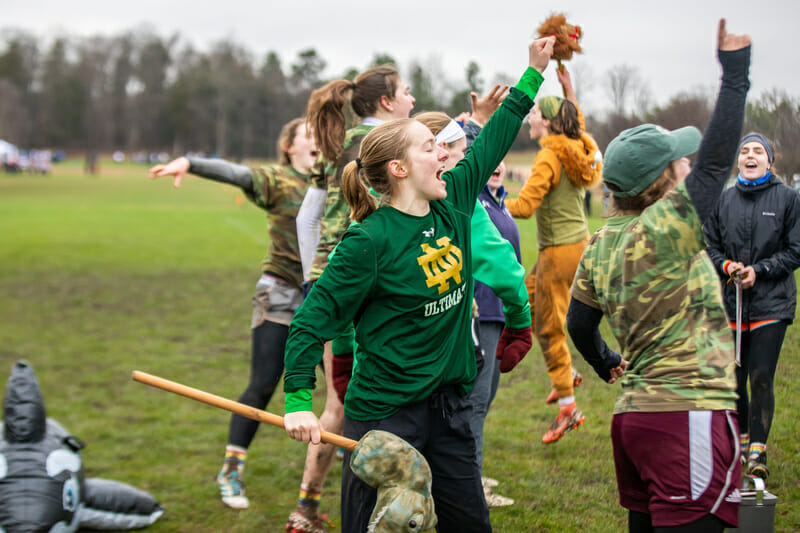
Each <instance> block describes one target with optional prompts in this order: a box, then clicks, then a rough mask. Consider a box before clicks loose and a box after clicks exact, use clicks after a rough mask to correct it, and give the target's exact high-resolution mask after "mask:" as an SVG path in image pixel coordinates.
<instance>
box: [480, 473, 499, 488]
mask: <svg viewBox="0 0 800 533" xmlns="http://www.w3.org/2000/svg"><path fill="white" fill-rule="evenodd" d="M499 484H500V482H499V481H497V480H496V479H493V478H490V477H486V476H483V477H481V485H483V487H484V488H486V487H489V488H492V487H496V486H497V485H499Z"/></svg>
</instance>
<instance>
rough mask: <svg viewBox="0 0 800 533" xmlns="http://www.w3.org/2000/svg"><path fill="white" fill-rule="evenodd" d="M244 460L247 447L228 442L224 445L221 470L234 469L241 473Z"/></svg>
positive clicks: (228, 470) (230, 470) (226, 471)
mask: <svg viewBox="0 0 800 533" xmlns="http://www.w3.org/2000/svg"><path fill="white" fill-rule="evenodd" d="M245 460H247V449H245V448H242V447H241V446H235V445H233V444H228V445H227V446H225V463H224V465H223V467H222V470H223V472H225V473H228V472H232V471H233V470H234V469H236V470H238V471H239V475H241V474H242V471H243V470H244V462H245Z"/></svg>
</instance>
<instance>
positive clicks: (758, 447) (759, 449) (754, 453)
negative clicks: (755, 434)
mask: <svg viewBox="0 0 800 533" xmlns="http://www.w3.org/2000/svg"><path fill="white" fill-rule="evenodd" d="M766 451H767V445H766V444H764V443H763V442H751V443H750V453H749V454H748V459H758V458H759V456H761V454H763V453H764V452H766Z"/></svg>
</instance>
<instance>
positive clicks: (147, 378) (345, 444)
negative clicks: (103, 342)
mask: <svg viewBox="0 0 800 533" xmlns="http://www.w3.org/2000/svg"><path fill="white" fill-rule="evenodd" d="M132 377H133V380H134V381H138V382H139V383H144V384H145V385H150V386H151V387H155V388H157V389H162V390H165V391H168V392H173V393H175V394H180V395H181V396H186V397H187V398H191V399H192V400H197V401H198V402H203V403H206V404H208V405H213V406H214V407H219V408H220V409H225V410H227V411H231V412H233V413H236V414H237V415H241V416H244V417H246V418H251V419H253V420H257V421H259V422H265V423H267V424H270V425H272V426H276V427H279V428H283V427H284V425H283V417H281V416H278V415H274V414H272V413H268V412H266V411H262V410H261V409H256V408H255V407H250V406H249V405H245V404H243V403H239V402H234V401H233V400H228V399H227V398H223V397H221V396H217V395H215V394H211V393H208V392H204V391H201V390H199V389H194V388H192V387H187V386H186V385H181V384H180V383H176V382H174V381H170V380H168V379H164V378H160V377H158V376H154V375H152V374H148V373H146V372H140V371H138V370H134V371H133V375H132ZM320 438H321V440H322V442H324V443H327V444H334V445H336V446H339V447H340V448H344V449H346V450H350V451H353V449H354V448H355V447H356V444H357V442H356V441H354V440H353V439H348V438H347V437H342V436H341V435H337V434H335V433H328V432H327V431H321V432H320Z"/></svg>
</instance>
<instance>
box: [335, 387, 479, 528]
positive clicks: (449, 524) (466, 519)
mask: <svg viewBox="0 0 800 533" xmlns="http://www.w3.org/2000/svg"><path fill="white" fill-rule="evenodd" d="M471 415H472V408H471V406H470V404H469V402H467V400H466V399H465V398H461V397H460V396H458V394H457V393H456V391H455V389H454V388H453V387H445V388H443V389H440V390H437V391H435V392H434V393H433V394H431V396H430V397H428V398H427V399H426V400H423V401H421V402H418V403H415V404H413V405H410V406H407V407H403V408H402V409H400V411H398V412H397V413H395V414H394V415H392V416H390V417H389V418H385V419H383V420H370V421H358V420H353V419H351V418H349V417H348V416H345V418H344V435H345V437H349V438H351V439H355V440H358V439H360V438H361V437H362V436H363V435H364V434H365V433H367V431H369V430H371V429H381V430H384V431H388V432H390V433H394V434H395V435H398V436H400V437H402V438H403V439H405V440H406V441H407V442H408V443H409V444H411V445H412V446H414V447H415V448H416V449H417V450H419V451H420V452H422V455H424V456H425V458H426V459H427V460H428V464H429V465H430V467H431V471H432V472H433V486H432V493H433V499H434V503H435V507H436V516H437V517H438V519H439V523H438V525H437V526H436V531H439V532H450V533H487V532H491V531H492V526H491V524H490V523H489V508H488V507H487V506H486V499H485V498H484V496H483V487H482V485H481V472H480V469H479V468H478V460H477V455H476V448H475V437H474V435H473V434H472V430H471V429H470V424H469V421H470V417H471ZM351 455H352V454H351V452H349V451H345V455H344V463H343V466H342V533H364V532H365V531H367V526H368V525H369V518H370V515H371V513H372V510H373V508H374V507H375V502H376V500H377V491H376V490H375V489H374V488H372V487H370V486H369V485H367V484H366V483H364V482H363V481H362V480H361V479H359V478H358V477H357V476H356V475H355V474H353V471H352V470H350V456H351Z"/></svg>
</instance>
